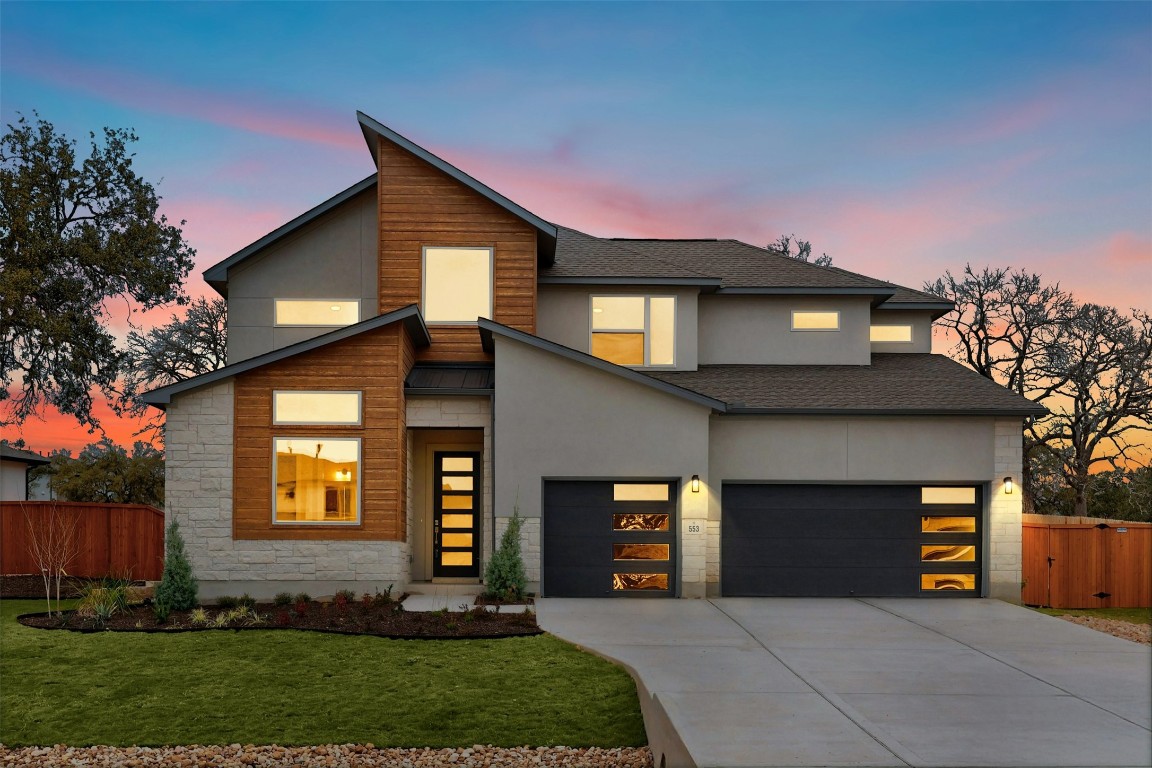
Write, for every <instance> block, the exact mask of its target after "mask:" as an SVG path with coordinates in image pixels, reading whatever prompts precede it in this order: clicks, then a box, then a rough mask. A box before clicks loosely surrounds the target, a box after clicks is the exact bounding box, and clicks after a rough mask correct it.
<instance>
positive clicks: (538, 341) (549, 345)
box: [477, 318, 724, 411]
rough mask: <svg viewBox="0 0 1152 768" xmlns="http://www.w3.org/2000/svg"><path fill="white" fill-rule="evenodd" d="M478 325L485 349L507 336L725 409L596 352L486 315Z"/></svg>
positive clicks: (715, 401) (698, 402)
mask: <svg viewBox="0 0 1152 768" xmlns="http://www.w3.org/2000/svg"><path fill="white" fill-rule="evenodd" d="M477 325H478V326H479V329H480V340H481V343H482V344H483V345H484V349H485V350H487V351H488V352H491V351H493V348H494V343H493V337H494V336H503V337H504V338H506V339H513V340H515V341H519V342H521V343H523V344H527V345H528V346H530V347H535V348H536V349H540V350H544V351H545V352H551V353H552V354H554V355H559V356H560V357H564V358H567V359H569V360H571V361H573V362H576V363H580V364H582V365H587V366H588V367H589V368H596V369H598V370H601V371H605V372H606V373H611V374H613V375H615V376H619V377H620V378H622V379H627V380H628V381H632V382H635V383H637V384H641V385H643V386H645V387H650V388H652V389H655V390H657V391H660V392H663V393H664V394H666V395H673V396H675V397H679V398H682V399H684V400H688V401H690V402H693V403H696V404H697V405H703V406H706V407H708V408H712V409H713V410H717V411H723V410H724V402H723V401H722V400H717V399H716V398H714V397H711V396H709V395H705V394H701V393H699V392H695V391H693V390H690V389H687V388H685V387H681V386H679V385H677V384H672V383H669V382H664V381H660V380H658V379H655V378H652V377H651V376H645V375H644V374H643V373H640V372H639V371H634V370H632V369H631V368H624V367H623V366H619V365H616V364H615V363H610V362H608V361H607V360H601V359H600V358H598V357H592V355H589V354H585V353H584V352H580V351H578V350H575V349H572V348H571V347H566V346H564V345H563V344H557V343H556V342H554V341H548V340H547V339H542V338H540V337H539V336H533V335H532V334H530V333H524V332H523V331H518V330H516V329H515V328H509V327H508V326H506V325H501V324H500V323H496V322H493V321H492V320H485V319H484V318H480V319H479V321H478V322H477Z"/></svg>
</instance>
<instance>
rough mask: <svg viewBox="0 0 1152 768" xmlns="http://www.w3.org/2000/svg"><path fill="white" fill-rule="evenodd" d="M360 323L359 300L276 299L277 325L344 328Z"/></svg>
mask: <svg viewBox="0 0 1152 768" xmlns="http://www.w3.org/2000/svg"><path fill="white" fill-rule="evenodd" d="M358 322H360V301H359V300H358V299H276V325H305V326H342V325H352V324H353V323H358Z"/></svg>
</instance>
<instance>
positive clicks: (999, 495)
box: [985, 419, 1024, 603]
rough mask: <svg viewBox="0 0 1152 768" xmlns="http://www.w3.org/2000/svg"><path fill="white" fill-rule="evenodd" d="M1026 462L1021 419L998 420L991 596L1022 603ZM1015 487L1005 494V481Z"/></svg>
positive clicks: (991, 508)
mask: <svg viewBox="0 0 1152 768" xmlns="http://www.w3.org/2000/svg"><path fill="white" fill-rule="evenodd" d="M1023 461H1024V435H1023V431H1022V424H1021V421H1020V419H996V438H995V447H994V458H993V462H994V473H993V479H992V483H991V494H992V495H991V498H990V499H989V503H988V552H987V553H986V555H985V559H986V561H987V562H988V595H989V597H996V598H999V599H1001V600H1007V601H1008V602H1012V603H1019V602H1020V588H1021V587H1020V581H1021V579H1022V551H1021V550H1022V547H1023V529H1022V525H1021V524H1022V521H1023V518H1022V517H1021V515H1022V514H1023V511H1024V503H1023V499H1024V492H1023V490H1022V489H1021V487H1020V476H1021V472H1022V465H1023ZM1005 477H1011V478H1012V481H1013V483H1015V486H1016V487H1015V489H1014V491H1013V493H1011V494H1007V493H1004V478H1005Z"/></svg>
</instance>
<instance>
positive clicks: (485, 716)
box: [0, 600, 647, 747]
mask: <svg viewBox="0 0 1152 768" xmlns="http://www.w3.org/2000/svg"><path fill="white" fill-rule="evenodd" d="M42 610H44V603H43V601H38V602H37V601H32V600H4V601H0V645H2V651H0V680H3V684H2V686H0V742H2V743H4V744H6V745H8V746H25V745H50V744H57V743H59V744H68V745H72V746H86V745H91V744H107V745H118V746H119V745H131V744H138V745H161V744H230V743H237V742H239V743H242V744H248V743H251V744H273V743H274V744H282V745H305V744H325V743H350V742H351V743H366V742H372V743H373V744H375V745H377V746H395V747H420V746H430V747H448V746H471V745H472V744H494V745H497V746H518V745H530V746H548V745H567V746H621V747H624V746H641V745H643V744H646V743H647V741H646V739H645V737H644V723H643V720H642V718H641V716H640V707H639V703H638V701H637V697H636V688H635V685H634V684H633V682H632V679H631V678H630V677H629V676H628V674H627V673H626V672H624V671H623V670H622V669H620V668H618V667H616V666H614V665H612V664H610V663H608V662H606V661H604V660H602V659H600V658H597V657H595V656H592V655H590V654H587V653H584V652H582V651H580V650H578V649H576V648H575V647H573V646H572V645H569V644H568V643H565V642H563V641H561V640H558V639H556V638H554V637H552V636H550V635H541V636H536V637H521V638H505V639H500V640H385V639H382V638H377V637H350V636H341V635H327V634H321V633H316V632H297V631H287V630H284V631H244V632H235V631H227V630H224V631H214V632H192V633H184V634H173V635H158V634H134V633H114V632H105V633H99V634H79V633H76V632H60V631H46V630H37V629H31V628H28V627H24V626H22V625H20V624H18V623H17V622H16V620H15V617H16V616H17V615H18V614H21V613H30V612H34V611H42Z"/></svg>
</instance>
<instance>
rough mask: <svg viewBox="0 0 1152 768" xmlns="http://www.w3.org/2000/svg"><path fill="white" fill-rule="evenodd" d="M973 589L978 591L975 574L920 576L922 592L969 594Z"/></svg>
mask: <svg viewBox="0 0 1152 768" xmlns="http://www.w3.org/2000/svg"><path fill="white" fill-rule="evenodd" d="M973 589H976V574H974V573H922V574H920V590H921V591H922V592H948V591H956V592H969V591H971V590H973Z"/></svg>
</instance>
